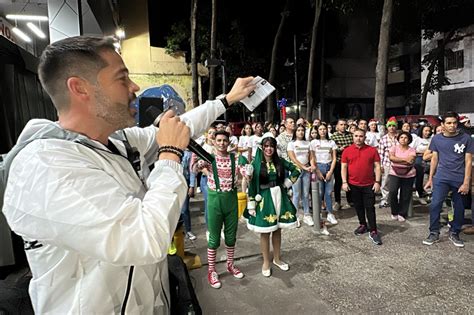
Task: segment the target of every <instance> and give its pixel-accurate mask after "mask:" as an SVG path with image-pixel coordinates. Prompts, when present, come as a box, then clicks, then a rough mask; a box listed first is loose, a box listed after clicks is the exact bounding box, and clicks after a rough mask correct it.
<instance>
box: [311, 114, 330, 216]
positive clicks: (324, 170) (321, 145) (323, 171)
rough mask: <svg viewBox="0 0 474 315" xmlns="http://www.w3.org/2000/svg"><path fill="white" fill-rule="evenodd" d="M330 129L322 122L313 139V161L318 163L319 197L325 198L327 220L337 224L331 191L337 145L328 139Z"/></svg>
mask: <svg viewBox="0 0 474 315" xmlns="http://www.w3.org/2000/svg"><path fill="white" fill-rule="evenodd" d="M327 134H328V129H327V127H326V124H324V123H322V124H321V125H320V126H319V127H318V134H317V136H316V139H314V140H312V141H311V145H310V148H311V154H312V161H313V163H314V162H316V163H317V166H318V167H317V169H316V175H317V178H318V181H319V197H320V198H321V202H322V199H323V198H324V200H325V202H326V209H327V211H328V216H327V220H328V222H329V223H331V224H337V220H336V217H335V216H334V213H333V210H332V200H331V193H332V190H333V188H334V168H335V167H336V149H337V145H336V143H335V142H334V141H333V140H329V139H328V136H327Z"/></svg>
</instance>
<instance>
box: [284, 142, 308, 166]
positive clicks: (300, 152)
mask: <svg viewBox="0 0 474 315" xmlns="http://www.w3.org/2000/svg"><path fill="white" fill-rule="evenodd" d="M309 145H310V143H309V141H306V140H294V141H290V143H288V149H287V150H288V151H293V152H294V153H295V156H296V159H297V160H298V162H300V163H301V164H303V165H308V163H309Z"/></svg>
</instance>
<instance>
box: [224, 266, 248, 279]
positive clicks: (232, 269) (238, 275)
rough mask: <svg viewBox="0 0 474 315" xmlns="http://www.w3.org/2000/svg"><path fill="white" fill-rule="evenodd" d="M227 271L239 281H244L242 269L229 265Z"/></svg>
mask: <svg viewBox="0 0 474 315" xmlns="http://www.w3.org/2000/svg"><path fill="white" fill-rule="evenodd" d="M227 271H228V272H229V273H230V274H231V275H233V276H234V277H235V278H237V279H242V278H243V277H244V274H243V273H242V271H240V269H239V268H237V267H236V266H234V265H233V264H232V265H227Z"/></svg>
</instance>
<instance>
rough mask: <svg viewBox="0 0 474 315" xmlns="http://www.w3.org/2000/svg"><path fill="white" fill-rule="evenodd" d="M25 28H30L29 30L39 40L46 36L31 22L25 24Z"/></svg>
mask: <svg viewBox="0 0 474 315" xmlns="http://www.w3.org/2000/svg"><path fill="white" fill-rule="evenodd" d="M26 26H28V27H29V28H30V30H31V31H32V32H33V33H35V34H36V36H38V37H39V38H46V35H45V34H44V33H43V31H42V30H41V29H40V28H39V27H38V26H36V25H34V24H33V23H31V22H28V23H26Z"/></svg>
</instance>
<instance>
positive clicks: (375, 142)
mask: <svg viewBox="0 0 474 315" xmlns="http://www.w3.org/2000/svg"><path fill="white" fill-rule="evenodd" d="M380 138H381V137H380V132H379V131H378V130H377V121H376V120H375V119H371V120H370V121H369V130H368V131H367V132H366V133H365V144H367V145H370V146H371V147H375V148H377V147H378V146H379V141H380Z"/></svg>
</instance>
